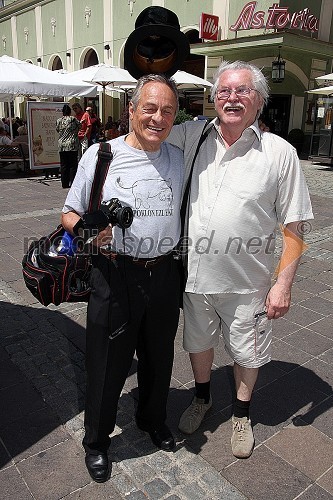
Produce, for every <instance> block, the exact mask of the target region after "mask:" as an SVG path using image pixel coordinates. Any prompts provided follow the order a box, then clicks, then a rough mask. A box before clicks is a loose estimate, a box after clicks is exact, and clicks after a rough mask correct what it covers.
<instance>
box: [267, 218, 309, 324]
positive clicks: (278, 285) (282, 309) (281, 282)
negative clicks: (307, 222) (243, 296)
mask: <svg viewBox="0 0 333 500" xmlns="http://www.w3.org/2000/svg"><path fill="white" fill-rule="evenodd" d="M301 224H302V222H301V221H297V222H290V223H289V224H287V225H286V227H285V228H284V230H283V250H282V256H281V259H280V262H279V266H278V270H277V279H276V282H275V284H274V285H273V286H272V288H271V289H270V291H269V293H268V295H267V298H266V309H267V317H268V319H277V318H281V317H282V316H284V315H285V314H286V313H287V312H288V310H289V307H290V301H291V287H292V284H293V281H294V278H295V274H296V270H297V267H298V264H299V261H300V258H301V256H302V254H303V252H304V250H305V244H304V242H303V235H302V234H301V233H300V232H299V230H298V229H299V227H300V226H301Z"/></svg>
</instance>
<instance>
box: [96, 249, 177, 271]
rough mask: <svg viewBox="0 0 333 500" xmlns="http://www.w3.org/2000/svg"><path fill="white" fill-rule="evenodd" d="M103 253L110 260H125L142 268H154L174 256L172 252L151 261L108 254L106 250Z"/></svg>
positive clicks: (112, 253)
mask: <svg viewBox="0 0 333 500" xmlns="http://www.w3.org/2000/svg"><path fill="white" fill-rule="evenodd" d="M101 253H102V254H103V255H104V256H105V257H106V258H107V259H110V260H118V261H119V260H125V261H128V262H131V264H134V265H136V266H141V267H145V268H147V267H153V266H156V265H158V264H160V263H161V262H162V260H164V259H165V258H166V257H168V256H170V255H172V252H169V253H166V254H163V255H159V256H158V257H153V258H151V259H138V258H137V257H132V256H131V255H124V254H120V253H116V252H107V251H105V250H102V249H101Z"/></svg>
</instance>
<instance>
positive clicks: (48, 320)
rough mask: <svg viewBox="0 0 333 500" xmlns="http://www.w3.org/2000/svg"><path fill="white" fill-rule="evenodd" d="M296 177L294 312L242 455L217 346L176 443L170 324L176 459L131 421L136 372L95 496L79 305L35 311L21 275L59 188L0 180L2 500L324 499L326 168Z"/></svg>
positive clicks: (261, 388)
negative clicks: (307, 199)
mask: <svg viewBox="0 0 333 500" xmlns="http://www.w3.org/2000/svg"><path fill="white" fill-rule="evenodd" d="M302 166H303V170H304V172H305V175H306V177H307V180H308V184H309V188H310V192H311V196H312V201H313V206H314V211H315V217H316V218H315V221H313V222H311V231H310V232H309V234H307V235H306V242H307V244H308V250H307V252H306V253H305V254H304V256H303V258H302V263H301V265H300V267H299V270H298V273H297V277H296V282H295V284H294V287H293V306H292V308H291V309H290V311H289V313H288V314H287V315H286V317H285V318H282V319H280V320H277V321H276V322H275V329H274V342H273V361H272V362H271V363H270V364H269V365H266V366H265V367H263V368H262V370H261V372H260V376H259V379H258V383H257V385H256V390H255V393H254V396H253V404H252V414H251V417H252V422H253V424H254V432H255V436H256V447H255V450H254V452H253V455H252V456H251V458H249V459H248V460H237V459H235V458H234V457H233V456H232V454H231V451H230V427H231V424H230V415H231V402H232V399H233V396H234V394H233V389H232V387H233V386H232V384H231V383H230V382H231V380H232V368H231V362H230V359H229V358H228V357H227V355H226V354H225V352H224V349H223V348H222V346H220V348H219V349H217V352H216V355H215V360H214V371H213V375H212V394H213V408H212V409H211V410H210V411H209V413H208V414H207V417H206V419H205V421H204V422H203V424H202V426H201V427H200V429H199V430H198V431H197V432H196V433H195V434H193V435H192V436H188V437H186V438H185V436H184V435H182V434H181V433H180V432H179V431H178V430H177V423H178V419H179V417H180V415H181V413H182V411H183V410H184V409H185V408H186V406H187V405H188V404H189V402H190V400H191V398H192V395H193V392H192V388H193V375H192V370H191V367H190V363H189V360H188V356H187V354H186V353H184V352H183V349H182V343H181V335H182V318H181V320H180V323H179V329H178V333H177V337H176V342H175V363H174V370H173V377H172V381H171V389H170V397H169V408H168V414H169V417H168V424H169V425H170V427H171V429H172V431H173V432H174V434H175V436H176V440H177V447H176V451H175V452H173V453H166V452H162V451H159V450H157V449H156V448H155V447H154V446H153V445H152V444H151V442H150V439H149V437H147V434H146V433H144V432H141V431H139V430H138V429H137V428H136V426H135V424H134V422H133V413H134V406H135V403H136V398H137V392H136V361H135V360H134V361H133V366H132V369H131V371H130V373H129V376H128V379H127V382H126V385H125V388H124V391H123V393H122V395H121V398H120V403H119V412H118V419H117V428H116V430H115V432H114V434H113V436H112V442H111V446H110V458H111V460H112V461H113V471H112V476H111V479H110V481H108V482H107V483H104V484H96V483H94V482H93V481H91V479H90V477H89V475H88V473H87V471H86V469H85V466H84V454H83V450H82V447H81V439H82V435H83V405H84V386H85V373H84V352H85V345H84V344H85V338H84V325H85V315H86V305H85V304H81V303H80V304H62V305H61V306H59V307H53V306H49V307H47V308H45V307H43V306H41V305H40V304H39V303H37V302H36V301H35V299H34V297H33V296H32V295H31V294H30V293H29V291H28V290H27V289H26V288H25V286H24V283H23V279H22V273H21V267H20V262H21V259H22V255H23V250H24V248H26V247H27V245H28V243H29V241H30V240H31V239H33V238H37V237H40V236H42V235H44V234H47V233H49V232H50V231H51V230H52V229H53V228H54V227H55V226H56V225H57V224H58V222H59V213H60V210H61V207H62V203H63V200H64V198H65V194H66V191H65V190H62V189H61V186H60V182H59V180H57V179H52V178H51V179H49V180H46V179H43V177H42V176H35V177H31V178H26V177H16V175H15V173H13V174H12V173H10V172H7V173H6V172H5V171H4V170H0V311H1V333H0V398H1V399H0V401H1V409H0V484H1V492H0V498H1V499H3V500H9V499H12V498H15V500H21V499H22V500H25V499H36V500H46V499H52V500H53V499H54V500H57V499H63V498H66V499H74V500H75V499H94V500H95V499H96V500H99V499H123V498H126V499H131V500H132V499H137V500H140V499H147V498H149V499H153V500H155V499H169V500H176V499H181V500H182V499H190V500H196V499H209V500H213V499H226V500H229V499H230V500H231V499H232V500H234V499H237V500H238V499H253V500H261V499H262V500H264V499H265V500H267V499H270V500H271V499H279V500H280V499H281V500H282V499H283V500H288V499H296V498H297V499H298V498H300V499H302V500H310V499H311V500H312V499H315V498H316V499H322V500H326V499H330V498H332V497H333V442H332V439H333V418H332V417H333V409H332V407H333V404H332V403H333V391H332V379H333V372H332V363H333V328H332V314H333V312H332V311H333V271H332V262H333V224H332V222H333V220H332V209H333V203H332V198H333V169H329V168H326V167H324V166H321V165H312V164H311V163H310V162H307V161H302ZM305 232H307V228H305ZM278 246H279V245H278Z"/></svg>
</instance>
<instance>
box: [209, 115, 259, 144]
mask: <svg viewBox="0 0 333 500" xmlns="http://www.w3.org/2000/svg"><path fill="white" fill-rule="evenodd" d="M212 123H213V125H214V127H215V129H216V131H217V133H219V126H220V119H219V117H218V116H217V117H216V118H214V120H212ZM248 129H252V130H253V131H254V133H255V134H256V136H257V137H258V141H260V140H261V136H262V132H261V130H260V128H259V124H258V120H255V121H254V122H253V123H252V125H250V126H249V127H248Z"/></svg>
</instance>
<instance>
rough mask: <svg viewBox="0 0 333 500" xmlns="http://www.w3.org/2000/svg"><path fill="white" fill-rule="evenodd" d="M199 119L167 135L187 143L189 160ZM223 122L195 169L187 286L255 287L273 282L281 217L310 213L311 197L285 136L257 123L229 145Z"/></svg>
mask: <svg viewBox="0 0 333 500" xmlns="http://www.w3.org/2000/svg"><path fill="white" fill-rule="evenodd" d="M196 124H198V122H186V123H185V124H182V125H180V126H177V127H174V129H173V131H172V135H171V136H170V137H169V139H168V140H170V141H171V142H172V143H174V144H177V145H178V146H180V147H183V149H184V151H185V161H186V164H187V167H188V164H189V163H190V162H189V158H187V157H186V143H187V142H189V141H190V138H191V137H194V136H195V135H196V136H198V134H197V133H196V131H195V128H196V126H198V127H199V128H201V129H202V124H198V125H196ZM218 125H219V121H218V119H216V120H215V121H214V127H213V129H212V131H211V132H210V133H209V135H208V137H207V139H206V140H205V142H204V143H203V144H202V146H201V148H200V150H199V153H198V156H197V160H196V162H195V166H194V171H193V177H192V182H191V191H190V204H189V223H188V230H187V233H188V237H189V255H188V280H187V285H186V291H187V292H192V293H211V294H214V293H226V292H230V293H251V292H253V291H256V290H259V289H263V288H265V287H268V286H269V284H270V279H271V275H272V271H273V256H274V246H275V233H276V230H277V228H278V223H281V224H283V225H285V224H288V223H289V222H296V221H302V220H307V219H312V218H313V214H312V208H311V202H310V197H309V193H308V189H307V186H306V182H305V179H304V175H303V172H302V170H301V167H300V163H299V159H298V157H297V154H296V151H295V149H294V148H293V147H292V146H291V145H290V144H289V143H288V142H286V141H285V140H284V139H282V138H280V137H278V136H277V135H275V134H271V133H268V132H264V133H261V131H260V130H259V128H258V125H257V123H255V124H253V125H252V126H250V127H249V128H247V129H246V130H244V132H243V134H242V136H241V137H240V139H238V140H237V141H236V142H235V143H234V144H233V145H232V146H231V147H230V148H229V149H226V148H225V146H224V143H223V140H222V138H221V137H220V135H219V131H218ZM191 142H192V144H193V140H192V141H191ZM193 151H194V148H193V147H192V154H193ZM187 171H188V170H187Z"/></svg>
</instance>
